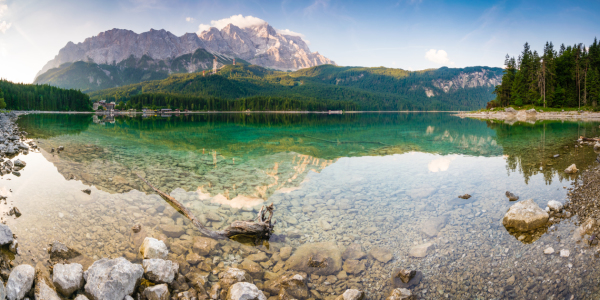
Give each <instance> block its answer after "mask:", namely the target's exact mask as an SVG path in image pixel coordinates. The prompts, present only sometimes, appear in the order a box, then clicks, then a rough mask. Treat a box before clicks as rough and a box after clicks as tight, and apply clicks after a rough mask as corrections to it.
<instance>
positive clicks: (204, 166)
mask: <svg viewBox="0 0 600 300" xmlns="http://www.w3.org/2000/svg"><path fill="white" fill-rule="evenodd" d="M19 125H20V127H21V128H22V129H23V130H25V131H27V132H29V133H30V136H29V137H30V138H32V139H33V140H34V141H38V145H39V146H40V147H41V148H42V151H41V152H40V153H31V154H29V155H27V156H25V157H23V160H25V161H27V162H28V165H27V168H26V169H25V170H24V172H23V176H22V177H20V178H11V180H10V181H9V180H6V179H8V177H6V176H5V179H4V180H1V181H0V182H1V183H2V184H4V187H3V189H1V191H4V193H6V194H7V195H9V201H12V203H13V204H14V205H16V206H18V207H19V208H20V210H21V211H22V212H23V216H22V217H21V218H19V219H10V220H8V221H9V224H10V225H11V227H14V228H15V231H16V232H17V234H18V235H19V239H20V243H21V245H22V249H21V250H22V255H21V256H20V257H19V258H17V259H18V260H19V259H21V260H23V261H26V260H28V259H31V258H32V257H33V258H36V259H40V258H43V257H44V255H47V254H45V253H44V252H43V251H41V249H40V245H43V244H46V243H48V242H50V241H51V240H52V239H61V240H64V241H66V242H69V243H71V244H74V245H76V246H78V247H80V248H82V249H83V251H84V252H85V254H86V255H88V256H89V257H91V258H98V257H103V256H110V257H114V256H121V255H129V256H128V257H133V256H135V253H136V250H137V249H136V237H135V236H133V235H132V234H131V232H130V228H131V226H133V225H134V224H136V223H141V224H143V225H144V226H145V228H147V229H148V230H147V232H146V233H147V234H148V235H153V236H155V237H159V238H164V239H165V240H166V241H167V243H168V244H169V245H173V244H177V243H180V242H182V241H183V242H185V241H186V240H189V239H190V238H191V237H193V236H195V235H197V233H196V232H195V231H194V230H193V229H192V228H191V227H190V226H189V222H188V221H187V220H183V219H182V218H181V217H180V216H178V215H177V214H175V213H173V211H170V210H172V209H171V208H170V207H166V208H165V209H164V211H162V212H161V210H160V209H159V208H158V207H159V206H160V205H161V203H162V200H161V199H160V198H158V197H156V195H151V194H149V193H147V192H148V191H149V190H148V188H147V187H145V186H143V185H142V183H141V182H139V180H138V179H137V178H136V176H135V175H134V173H140V174H142V175H144V176H145V177H146V178H147V179H148V180H149V181H150V182H152V183H153V184H155V185H156V186H158V187H159V188H160V189H161V190H163V191H167V192H170V193H171V194H172V195H174V196H175V197H176V198H178V199H179V200H180V201H182V202H183V203H184V204H185V205H186V206H188V207H190V208H191V209H192V210H193V211H194V212H195V213H196V214H197V215H200V216H202V215H204V213H206V212H208V211H212V212H216V213H217V214H218V215H219V216H220V217H221V221H210V220H206V222H207V225H208V226H209V227H212V228H222V227H224V226H226V225H227V224H228V223H229V222H231V221H232V220H236V219H243V218H247V217H249V216H250V215H251V214H253V213H252V212H251V211H252V209H257V208H258V207H260V205H261V203H263V201H266V202H268V203H270V202H274V203H275V205H276V208H277V210H276V213H275V218H276V219H278V221H279V222H278V224H277V225H276V233H277V234H278V235H280V236H285V237H286V238H285V240H284V241H282V240H278V241H275V242H273V243H271V248H270V250H266V249H262V248H260V247H259V249H261V250H264V251H267V253H269V254H272V253H274V252H273V251H275V252H276V251H277V249H279V248H280V247H284V246H292V247H294V249H296V248H297V247H299V246H301V245H303V244H306V243H313V242H321V241H329V242H332V243H334V244H335V246H336V247H338V248H339V249H340V250H341V251H343V250H344V248H345V247H347V246H348V245H350V244H351V243H358V244H360V245H361V247H362V248H363V250H364V251H365V252H369V250H370V249H372V248H373V247H376V246H377V247H383V248H385V249H388V250H389V251H391V252H392V253H393V257H394V258H393V259H392V260H391V261H389V262H387V263H381V262H378V261H376V260H373V259H372V258H369V257H367V258H364V259H363V261H362V262H361V263H364V264H365V270H364V271H362V272H360V273H358V274H351V273H350V272H346V275H347V276H348V277H347V278H346V277H344V275H343V274H341V273H339V272H340V271H342V270H339V271H336V272H335V273H334V274H331V275H333V276H335V278H330V277H325V276H320V277H319V276H311V278H310V281H309V282H310V284H309V287H310V289H311V290H315V291H317V292H318V294H319V295H321V296H322V298H326V297H327V296H331V295H335V294H339V292H340V291H343V290H344V289H345V288H351V287H356V288H360V289H363V290H365V291H367V292H368V293H369V297H370V299H379V298H382V297H384V296H385V295H386V294H387V292H388V291H389V290H390V289H391V287H392V285H391V282H390V274H391V272H392V269H393V268H395V267H400V268H411V269H417V270H420V271H422V272H423V280H422V281H421V283H420V284H419V285H418V286H416V287H414V288H412V290H413V292H414V293H415V294H416V295H418V296H419V297H420V298H424V299H435V298H444V299H445V298H456V299H465V298H481V299H507V298H508V299H510V298H514V299H525V298H528V299H529V298H531V295H534V294H535V295H538V296H539V299H546V298H551V297H554V299H563V298H565V297H568V296H571V295H575V297H576V299H583V298H593V297H594V296H593V295H596V294H597V293H598V287H597V278H598V275H600V274H598V272H597V271H596V270H595V268H594V267H595V264H596V262H595V261H596V260H595V259H594V256H593V254H594V253H595V249H594V248H590V247H589V246H587V244H585V243H582V242H580V241H578V240H577V239H575V238H573V237H572V236H573V234H572V231H573V230H574V228H576V226H577V222H578V220H577V216H574V217H572V218H570V219H567V220H565V221H563V222H561V223H560V224H557V225H555V227H553V228H552V229H550V230H548V231H547V232H546V233H545V234H543V235H542V236H541V237H539V238H535V239H533V240H531V239H526V241H525V242H522V241H519V240H517V237H516V236H514V235H511V234H510V233H509V232H507V230H506V229H505V228H504V227H503V226H502V222H501V219H502V217H503V215H504V213H505V212H506V211H507V210H508V208H509V207H510V205H511V204H512V203H509V202H508V200H507V198H506V197H505V196H504V192H505V191H507V190H509V191H511V192H513V193H515V194H517V195H519V196H520V197H521V199H522V200H524V199H528V198H533V199H534V200H535V201H536V203H538V205H539V206H540V207H542V208H545V207H546V203H547V202H548V201H549V200H559V201H561V202H564V201H565V199H566V193H567V189H565V187H568V186H569V185H570V183H571V182H572V180H574V179H575V178H576V175H575V176H574V175H567V174H565V173H564V172H563V171H562V170H564V169H565V168H566V167H567V166H568V165H570V164H572V163H576V164H577V166H578V168H580V169H585V168H586V167H589V166H593V165H594V164H595V162H594V160H595V157H596V154H595V153H594V152H593V150H592V148H591V147H589V146H586V147H578V148H575V147H574V140H576V139H577V137H578V136H581V135H584V136H598V135H599V134H598V130H599V127H598V125H599V124H596V123H575V122H560V121H559V122H556V121H553V122H538V123H536V124H527V123H525V124H519V123H517V124H514V125H507V124H502V123H493V122H483V121H478V120H471V119H461V118H458V117H454V116H451V115H450V114H447V113H403V114H355V115H316V114H310V115H304V114H302V115H293V114H249V115H245V114H209V115H190V116H179V117H177V116H173V117H171V118H156V117H155V118H142V117H137V118H127V117H123V118H116V119H114V120H104V122H103V120H99V119H97V118H96V117H93V116H88V115H28V116H22V117H21V118H20V120H19ZM58 146H64V147H65V149H66V150H65V151H64V152H62V153H60V154H53V153H50V149H51V148H57V147H58ZM555 154H559V155H560V156H559V158H553V155H555ZM88 186H91V187H92V190H93V192H92V195H91V196H87V195H85V194H83V193H82V192H81V190H82V189H84V188H87V187H88ZM9 190H12V192H9ZM465 193H469V194H471V195H472V196H473V198H472V199H471V201H469V203H466V204H465V203H463V202H460V201H458V200H457V199H458V198H457V196H458V195H462V194H465ZM437 217H446V218H447V222H446V223H445V224H444V225H442V226H441V228H439V231H438V232H437V234H436V235H435V236H433V237H432V236H429V235H427V234H425V233H424V232H423V228H424V227H426V224H427V222H429V221H431V219H433V218H437ZM171 223H173V224H178V225H181V226H183V227H184V228H185V229H186V231H185V234H183V235H181V236H179V237H176V238H173V237H165V236H161V234H162V232H161V229H160V228H161V225H164V224H171ZM427 243H431V247H430V248H429V250H428V251H427V255H426V256H425V257H423V258H415V257H411V256H410V255H409V253H410V249H411V248H412V247H413V246H416V245H423V244H427ZM548 246H552V247H553V248H554V249H555V250H557V251H558V250H560V249H568V250H570V251H571V255H570V256H569V257H568V258H561V257H559V256H558V254H554V255H544V254H543V250H544V249H545V248H546V247H548ZM223 247H224V246H223ZM222 249H227V248H222ZM269 251H270V252H269ZM25 253H26V254H25ZM132 253H133V254H132ZM132 255H133V256H132ZM172 255H173V257H172V259H183V260H185V257H183V258H182V257H181V256H180V255H179V257H177V255H175V254H172ZM214 255H217V256H219V257H220V261H221V263H222V264H223V265H222V266H230V265H233V266H237V265H238V264H239V263H240V262H241V261H240V259H241V258H240V257H239V254H236V253H235V252H234V251H232V252H228V251H225V250H223V251H221V253H215V254H214ZM242 258H243V257H242ZM271 260H273V263H272V265H270V266H267V265H268V264H266V265H264V266H262V267H263V268H264V271H265V272H274V273H277V272H275V268H276V266H277V261H276V259H275V258H273V257H272V258H271ZM344 263H346V261H345V262H344ZM191 268H192V269H193V268H194V266H191ZM512 276H514V280H513V279H511V278H512ZM257 277H261V276H257ZM331 281H334V282H333V283H332V282H331ZM265 282H266V278H262V277H261V278H255V283H257V284H258V285H259V287H260V286H261V284H263V283H265Z"/></svg>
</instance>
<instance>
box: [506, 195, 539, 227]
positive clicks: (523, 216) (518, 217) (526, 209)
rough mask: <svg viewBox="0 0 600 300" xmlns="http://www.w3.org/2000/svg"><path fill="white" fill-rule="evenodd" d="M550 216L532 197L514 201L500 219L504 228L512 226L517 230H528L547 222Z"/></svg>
mask: <svg viewBox="0 0 600 300" xmlns="http://www.w3.org/2000/svg"><path fill="white" fill-rule="evenodd" d="M549 217H550V216H549V215H548V213H547V212H546V211H544V210H543V209H541V208H540V207H539V206H538V205H537V204H536V203H535V202H534V201H533V199H528V200H525V201H523V202H518V203H515V204H514V205H513V206H511V207H510V208H509V209H508V212H506V214H505V215H504V218H503V219H502V224H504V227H506V228H514V229H516V230H518V231H530V230H533V229H536V228H538V227H540V226H544V225H545V224H546V222H548V218H549Z"/></svg>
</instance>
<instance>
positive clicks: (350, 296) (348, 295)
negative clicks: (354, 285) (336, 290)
mask: <svg viewBox="0 0 600 300" xmlns="http://www.w3.org/2000/svg"><path fill="white" fill-rule="evenodd" d="M363 299H365V293H363V292H362V291H359V290H355V289H349V290H346V291H345V292H344V293H343V294H341V295H340V296H339V297H337V298H335V300H363Z"/></svg>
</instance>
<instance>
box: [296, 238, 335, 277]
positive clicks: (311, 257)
mask: <svg viewBox="0 0 600 300" xmlns="http://www.w3.org/2000/svg"><path fill="white" fill-rule="evenodd" d="M285 267H286V269H288V270H296V271H301V272H306V273H310V274H316V275H332V274H334V273H337V272H339V271H340V270H341V269H342V253H341V251H340V249H339V248H338V247H337V246H336V245H335V244H334V243H332V242H322V243H307V244H304V245H302V246H300V247H299V248H298V249H297V250H296V251H295V252H294V254H293V255H292V256H291V257H290V258H289V259H288V260H287V261H286V264H285Z"/></svg>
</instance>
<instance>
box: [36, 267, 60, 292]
mask: <svg viewBox="0 0 600 300" xmlns="http://www.w3.org/2000/svg"><path fill="white" fill-rule="evenodd" d="M34 297H35V299H44V300H61V299H60V297H59V296H58V294H57V293H56V288H55V287H54V284H52V281H51V280H50V274H49V273H48V270H46V267H44V265H42V263H38V264H37V265H36V267H35V290H34Z"/></svg>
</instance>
